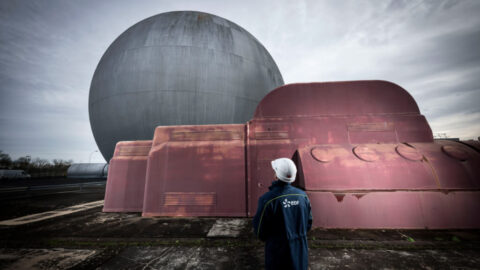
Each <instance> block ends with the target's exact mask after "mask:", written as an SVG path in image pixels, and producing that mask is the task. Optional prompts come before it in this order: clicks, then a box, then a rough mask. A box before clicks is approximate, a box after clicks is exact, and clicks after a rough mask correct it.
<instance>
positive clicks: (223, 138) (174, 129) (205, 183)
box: [104, 81, 480, 229]
mask: <svg viewBox="0 0 480 270" xmlns="http://www.w3.org/2000/svg"><path fill="white" fill-rule="evenodd" d="M279 157H291V158H292V159H293V160H294V161H295V162H296V164H297V167H298V175H297V181H295V183H294V184H295V185H297V186H298V187H300V188H302V189H304V190H305V191H306V192H307V194H308V196H309V198H310V201H311V204H312V211H313V217H314V226H316V227H323V228H438V229H444V228H480V216H479V215H478V214H477V212H478V210H479V209H480V147H479V143H478V142H476V141H467V142H453V141H447V140H442V141H434V140H433V135H432V131H431V129H430V126H429V125H428V123H427V121H426V119H425V117H424V116H423V115H421V114H420V111H419V109H418V106H417V104H416V102H415V100H414V99H413V98H412V96H410V94H409V93H408V92H407V91H405V90H404V89H402V88H401V87H399V86H398V85H396V84H393V83H390V82H386V81H351V82H327V83H305V84H290V85H285V86H282V87H279V88H277V89H275V90H273V91H272V92H270V93H269V94H267V95H266V96H265V97H264V98H263V100H262V101H261V102H260V104H259V105H258V107H257V109H256V111H255V115H254V117H253V119H252V120H251V121H249V122H248V123H246V124H232V125H197V126H160V127H157V128H156V130H155V133H154V136H153V141H136V142H119V143H118V144H117V146H116V150H115V154H114V157H113V158H112V160H111V162H110V167H109V173H108V181H107V190H106V194H105V207H104V211H107V212H112V211H113V212H132V211H133V212H142V213H143V216H228V217H251V216H253V215H254V214H255V211H256V207H257V201H258V198H259V197H260V196H261V195H262V194H263V193H265V192H266V191H267V190H268V186H269V185H270V183H271V181H272V180H273V170H272V168H271V166H270V161H271V160H273V159H276V158H279Z"/></svg>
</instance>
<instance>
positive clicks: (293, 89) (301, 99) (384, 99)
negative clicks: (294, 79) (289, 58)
mask: <svg viewBox="0 0 480 270" xmlns="http://www.w3.org/2000/svg"><path fill="white" fill-rule="evenodd" d="M386 113H387V114H398V113H401V114H419V113H420V111H419V109H418V106H417V103H416V102H415V100H414V99H413V98H412V96H411V95H410V94H409V93H408V92H407V91H405V90H404V89H403V88H401V87H400V86H398V85H396V84H394V83H391V82H386V81H348V82H326V83H296V84H289V85H285V86H282V87H279V88H277V89H275V91H272V92H270V93H268V94H267V95H266V96H265V97H264V98H263V100H262V101H261V102H260V104H259V105H258V107H257V109H256V111H255V116H254V118H270V117H274V118H277V117H289V116H294V117H298V116H308V117H311V116H322V115H327V116H335V115H368V114H377V115H379V114H386Z"/></svg>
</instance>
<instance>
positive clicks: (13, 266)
mask: <svg viewBox="0 0 480 270" xmlns="http://www.w3.org/2000/svg"><path fill="white" fill-rule="evenodd" d="M96 253H97V251H95V250H88V249H64V248H53V249H0V268H1V269H5V270H17V269H32V270H37V269H38V270H40V269H57V270H62V269H70V268H72V267H74V266H76V265H78V264H79V263H81V262H83V261H84V260H86V259H87V258H89V257H91V256H94V255H95V254H96Z"/></svg>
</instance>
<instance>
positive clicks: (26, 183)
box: [0, 178, 105, 220]
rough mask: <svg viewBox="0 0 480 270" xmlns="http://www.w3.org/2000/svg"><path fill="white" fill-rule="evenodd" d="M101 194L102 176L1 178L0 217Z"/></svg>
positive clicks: (96, 197)
mask: <svg viewBox="0 0 480 270" xmlns="http://www.w3.org/2000/svg"><path fill="white" fill-rule="evenodd" d="M104 196H105V180H104V179H103V180H101V179H66V178H54V179H26V180H19V181H18V182H15V181H12V180H8V181H3V180H2V185H0V209H2V211H0V220H5V219H11V218H15V217H21V216H25V215H30V214H35V213H41V212H45V211H51V210H55V209H60V208H64V207H67V206H72V205H76V204H82V203H87V202H91V201H98V200H102V199H103V198H104Z"/></svg>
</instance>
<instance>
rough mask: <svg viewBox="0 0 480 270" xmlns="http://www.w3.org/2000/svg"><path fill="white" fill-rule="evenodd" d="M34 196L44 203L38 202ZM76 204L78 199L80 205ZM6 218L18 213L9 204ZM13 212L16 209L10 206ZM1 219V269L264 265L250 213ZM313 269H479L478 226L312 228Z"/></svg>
mask: <svg viewBox="0 0 480 270" xmlns="http://www.w3.org/2000/svg"><path fill="white" fill-rule="evenodd" d="M103 192H104V190H103V189H101V188H94V189H89V190H81V191H73V192H59V193H58V194H48V195H44V196H43V195H38V196H30V197H28V199H26V200H25V199H18V200H16V201H12V200H0V207H1V209H2V212H3V211H4V209H7V208H8V207H13V205H16V209H20V210H21V212H22V214H24V215H28V214H34V213H38V212H39V211H40V212H41V211H48V210H55V212H60V211H58V209H59V208H63V207H68V206H72V205H73V204H72V202H74V203H75V204H79V203H88V202H92V201H96V200H98V199H100V200H101V199H103ZM36 204H40V205H41V204H43V205H44V207H38V205H36ZM74 208H75V207H74ZM6 212H8V213H3V214H2V218H1V219H2V220H3V221H5V220H6V219H11V218H15V217H18V214H16V213H15V212H14V211H6ZM9 213H10V214H9ZM66 213H69V214H65V215H59V216H55V217H52V218H49V219H43V220H40V221H37V222H32V223H26V224H22V225H17V226H5V225H3V226H0V269H262V268H263V267H264V259H263V256H264V253H263V243H262V242H260V241H258V240H256V239H255V238H254V236H253V232H252V229H251V219H246V218H240V219H235V218H142V217H141V216H140V214H139V213H103V212H101V206H100V207H98V206H97V207H93V208H86V209H85V210H82V211H79V212H71V211H70V212H69V211H66ZM308 237H309V245H310V254H309V259H310V269H479V268H480V231H478V230H451V231H432V230H429V231H427V230H416V231H412V230H322V229H315V230H313V231H311V232H310V234H309V236H308Z"/></svg>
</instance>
